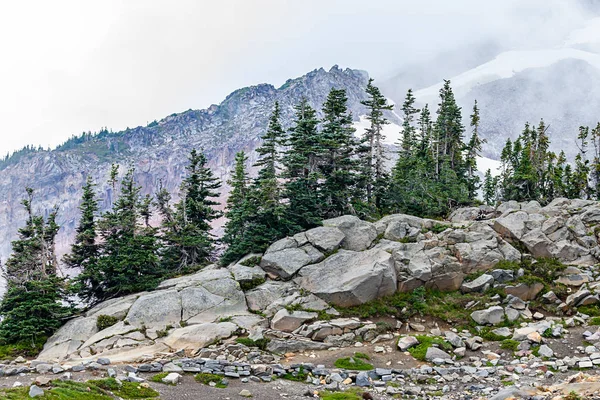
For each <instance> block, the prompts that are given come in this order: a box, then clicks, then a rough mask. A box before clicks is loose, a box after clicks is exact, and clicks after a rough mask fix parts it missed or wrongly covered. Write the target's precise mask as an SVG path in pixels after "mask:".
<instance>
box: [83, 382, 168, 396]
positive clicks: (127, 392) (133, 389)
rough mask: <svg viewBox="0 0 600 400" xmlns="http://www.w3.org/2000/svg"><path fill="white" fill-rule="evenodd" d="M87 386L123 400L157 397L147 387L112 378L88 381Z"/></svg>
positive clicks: (155, 392) (155, 393)
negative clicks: (106, 391)
mask: <svg viewBox="0 0 600 400" xmlns="http://www.w3.org/2000/svg"><path fill="white" fill-rule="evenodd" d="M88 384H90V385H94V386H96V387H98V388H100V389H103V390H109V391H111V392H112V393H114V394H115V395H116V396H119V397H122V398H123V399H149V398H154V397H158V392H157V391H156V390H154V389H152V388H149V387H143V386H140V384H139V383H134V382H120V383H119V382H118V381H117V380H116V379H114V378H106V379H100V380H97V381H89V382H88Z"/></svg>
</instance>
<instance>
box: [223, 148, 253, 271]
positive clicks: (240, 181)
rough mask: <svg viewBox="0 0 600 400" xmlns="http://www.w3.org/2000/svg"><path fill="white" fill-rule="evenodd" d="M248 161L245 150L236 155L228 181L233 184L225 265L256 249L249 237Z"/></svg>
mask: <svg viewBox="0 0 600 400" xmlns="http://www.w3.org/2000/svg"><path fill="white" fill-rule="evenodd" d="M247 161H248V156H246V153H244V151H240V152H239V153H237V154H236V155H235V168H234V173H233V175H232V177H231V180H229V181H228V182H227V183H228V184H229V185H230V186H231V192H230V193H229V197H228V198H227V212H226V213H225V217H226V218H227V223H226V224H225V233H224V234H223V239H222V240H223V243H225V244H226V245H227V249H226V250H225V253H224V254H223V256H222V257H221V264H223V265H227V264H229V263H231V262H234V261H237V260H239V259H240V258H242V257H243V256H244V255H246V254H249V253H251V252H252V251H253V250H254V249H253V238H251V237H248V232H249V224H250V223H251V220H250V219H251V217H252V216H253V215H252V214H253V213H252V211H253V210H252V208H251V202H250V200H249V192H250V188H249V183H250V178H249V177H248V172H247V171H246V162H247Z"/></svg>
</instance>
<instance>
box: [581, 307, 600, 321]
mask: <svg viewBox="0 0 600 400" xmlns="http://www.w3.org/2000/svg"><path fill="white" fill-rule="evenodd" d="M577 311H579V312H580V313H582V314H585V315H589V316H590V317H600V307H598V306H597V305H595V304H590V305H587V306H580V307H577ZM592 319H593V318H592ZM590 325H591V324H590Z"/></svg>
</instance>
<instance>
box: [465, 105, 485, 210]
mask: <svg viewBox="0 0 600 400" xmlns="http://www.w3.org/2000/svg"><path fill="white" fill-rule="evenodd" d="M479 121H480V117H479V108H478V107H477V100H475V104H474V105H473V114H471V129H472V130H473V132H472V134H471V139H470V140H469V143H468V144H467V152H466V155H465V164H466V169H467V171H466V174H467V187H468V190H469V199H471V200H473V199H475V198H476V197H477V190H478V189H479V186H480V180H479V176H477V157H479V156H481V149H482V145H483V143H485V142H486V140H485V139H481V137H480V136H479Z"/></svg>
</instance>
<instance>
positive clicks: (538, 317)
mask: <svg viewBox="0 0 600 400" xmlns="http://www.w3.org/2000/svg"><path fill="white" fill-rule="evenodd" d="M533 319H544V314H542V313H541V312H536V313H535V314H533Z"/></svg>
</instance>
